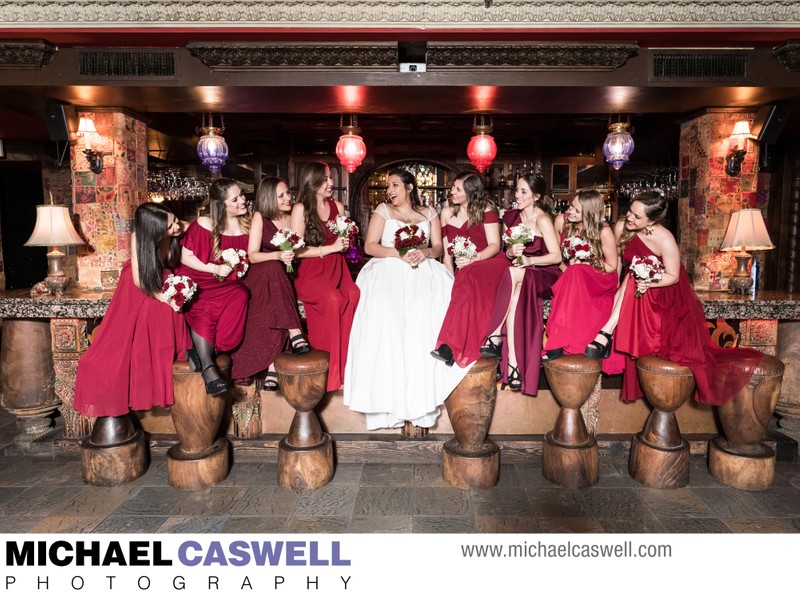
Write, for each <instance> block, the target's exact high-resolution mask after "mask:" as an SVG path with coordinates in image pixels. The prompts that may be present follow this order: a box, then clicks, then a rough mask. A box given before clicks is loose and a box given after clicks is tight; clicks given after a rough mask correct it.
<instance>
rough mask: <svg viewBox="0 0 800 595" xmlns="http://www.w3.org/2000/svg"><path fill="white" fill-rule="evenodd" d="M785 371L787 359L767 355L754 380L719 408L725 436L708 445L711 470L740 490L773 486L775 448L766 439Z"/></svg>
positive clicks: (723, 480)
mask: <svg viewBox="0 0 800 595" xmlns="http://www.w3.org/2000/svg"><path fill="white" fill-rule="evenodd" d="M734 365H735V364H734ZM750 371H751V370H740V371H738V372H736V373H748V374H749V372H750ZM783 372H784V364H783V362H781V361H780V360H779V359H777V358H775V357H772V356H770V355H765V356H764V358H763V359H762V360H761V362H760V363H759V364H758V365H757V366H756V367H755V368H754V369H752V376H751V378H750V382H748V383H747V385H746V386H745V387H744V388H742V390H740V391H739V392H738V393H737V394H736V396H734V397H733V399H731V400H730V401H729V402H727V403H725V404H724V405H721V406H720V407H719V408H718V409H717V410H718V412H719V420H720V423H721V424H722V433H723V436H717V437H716V438H714V439H713V440H711V442H710V443H709V445H708V470H709V471H710V472H711V475H712V476H713V477H714V479H716V480H717V481H719V482H721V483H724V484H725V485H729V486H731V487H734V488H738V489H740V490H754V491H757V490H766V489H768V488H769V487H770V486H772V482H773V480H774V479H775V451H774V450H772V449H771V448H770V447H769V446H767V445H766V444H764V443H763V442H762V440H763V439H764V432H765V430H766V428H767V424H768V423H769V420H770V419H771V418H772V412H773V411H774V410H775V405H776V403H777V402H778V397H779V396H780V392H781V382H782V380H783Z"/></svg>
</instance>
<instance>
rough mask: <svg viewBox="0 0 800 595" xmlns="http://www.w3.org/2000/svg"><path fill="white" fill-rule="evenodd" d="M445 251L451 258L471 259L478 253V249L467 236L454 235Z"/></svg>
mask: <svg viewBox="0 0 800 595" xmlns="http://www.w3.org/2000/svg"><path fill="white" fill-rule="evenodd" d="M447 253H448V254H450V256H452V257H453V258H469V259H472V258H475V257H476V256H477V255H478V250H477V248H475V244H473V243H472V240H470V239H469V238H465V237H464V236H456V237H455V238H453V243H452V244H450V245H449V246H448V247H447Z"/></svg>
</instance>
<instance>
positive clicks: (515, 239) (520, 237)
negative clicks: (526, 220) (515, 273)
mask: <svg viewBox="0 0 800 595" xmlns="http://www.w3.org/2000/svg"><path fill="white" fill-rule="evenodd" d="M503 241H504V242H505V243H506V244H507V245H509V246H513V245H514V244H530V243H531V242H532V241H533V230H532V229H531V228H530V227H528V226H527V225H521V224H520V225H515V226H514V227H509V228H508V229H506V231H505V233H504V234H503ZM515 261H516V263H517V264H522V256H517V258H516V259H515Z"/></svg>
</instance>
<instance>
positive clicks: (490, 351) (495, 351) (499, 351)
mask: <svg viewBox="0 0 800 595" xmlns="http://www.w3.org/2000/svg"><path fill="white" fill-rule="evenodd" d="M492 339H499V341H497V343H495V342H494V341H492ZM481 355H482V356H483V357H493V358H495V359H502V357H503V337H502V336H500V335H489V336H488V337H486V343H484V344H483V346H482V347H481Z"/></svg>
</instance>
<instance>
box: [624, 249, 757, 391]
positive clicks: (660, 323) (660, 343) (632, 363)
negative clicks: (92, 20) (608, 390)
mask: <svg viewBox="0 0 800 595" xmlns="http://www.w3.org/2000/svg"><path fill="white" fill-rule="evenodd" d="M650 255H653V252H652V251H651V250H650V248H648V247H647V245H646V244H645V243H644V242H643V241H642V240H641V239H640V238H639V236H638V235H636V236H634V237H633V239H631V241H630V242H628V244H627V245H626V246H625V250H624V253H623V260H624V261H625V263H627V264H630V262H631V260H632V259H633V257H634V256H650ZM635 292H636V280H635V279H633V277H632V276H630V275H629V277H628V281H627V285H626V287H625V295H624V296H623V301H622V309H621V311H620V318H619V324H618V325H617V329H616V332H615V334H614V342H615V349H616V350H618V351H621V352H623V353H625V354H627V357H626V358H625V375H624V377H623V383H622V399H623V400H624V401H634V400H636V399H638V398H640V397H641V396H642V389H641V386H640V385H639V377H638V374H637V372H636V358H638V357H642V356H645V355H657V356H659V357H662V358H664V359H668V360H670V361H673V362H675V363H677V364H681V365H683V366H688V367H689V368H691V370H692V373H693V374H694V380H695V384H696V385H697V394H696V395H695V399H696V400H697V401H699V402H701V403H706V404H708V405H723V404H725V403H726V402H728V401H730V400H731V399H732V398H733V397H734V396H735V395H736V393H737V392H739V390H741V389H742V388H743V387H744V386H745V385H746V384H747V382H749V380H750V376H751V375H752V371H753V370H754V369H755V367H756V366H757V365H758V364H759V362H760V361H761V358H762V357H763V354H762V353H761V352H759V351H756V350H754V349H744V348H739V349H726V348H724V347H720V346H719V345H717V344H715V343H713V342H712V341H711V336H710V334H709V332H708V325H707V323H706V317H705V313H704V312H703V306H702V304H701V303H700V300H699V299H698V298H697V294H695V292H694V290H693V289H692V286H691V284H690V283H689V277H688V276H687V274H686V269H685V268H684V267H683V264H681V269H680V274H679V277H678V282H677V283H675V284H673V285H669V286H667V287H653V288H651V289H648V290H647V291H646V292H645V293H644V295H643V296H641V297H639V298H637V297H635V295H634V294H635ZM732 362H737V365H735V366H733V367H729V364H730V363H732ZM737 370H744V371H745V372H744V373H736V371H737ZM748 370H749V373H748V372H747V371H748Z"/></svg>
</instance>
